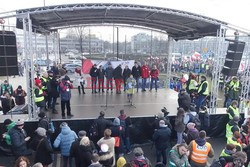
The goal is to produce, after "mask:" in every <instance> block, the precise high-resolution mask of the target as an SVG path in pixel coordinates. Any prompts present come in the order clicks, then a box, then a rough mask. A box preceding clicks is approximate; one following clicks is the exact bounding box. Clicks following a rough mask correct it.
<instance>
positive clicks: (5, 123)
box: [3, 119, 12, 126]
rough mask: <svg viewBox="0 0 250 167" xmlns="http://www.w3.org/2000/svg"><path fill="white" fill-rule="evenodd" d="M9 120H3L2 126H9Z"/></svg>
mask: <svg viewBox="0 0 250 167" xmlns="http://www.w3.org/2000/svg"><path fill="white" fill-rule="evenodd" d="M11 122H12V121H11V120H10V119H5V120H4V122H3V124H4V125H5V126H7V125H9V124H11Z"/></svg>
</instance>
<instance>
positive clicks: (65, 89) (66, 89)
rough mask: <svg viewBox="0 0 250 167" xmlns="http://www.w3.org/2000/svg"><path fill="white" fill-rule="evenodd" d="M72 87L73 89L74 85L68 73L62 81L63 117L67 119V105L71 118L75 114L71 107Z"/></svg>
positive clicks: (68, 114)
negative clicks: (72, 112)
mask: <svg viewBox="0 0 250 167" xmlns="http://www.w3.org/2000/svg"><path fill="white" fill-rule="evenodd" d="M71 89H73V85H72V84H71V82H70V78H69V77H68V76H67V75H66V76H65V77H64V78H63V79H62V82H61V83H60V95H61V110H62V118H63V119H65V105H66V108H67V116H68V117H69V118H71V117H72V116H73V115H72V114H71V108H70V99H71Z"/></svg>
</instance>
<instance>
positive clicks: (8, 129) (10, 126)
mask: <svg viewBox="0 0 250 167" xmlns="http://www.w3.org/2000/svg"><path fill="white" fill-rule="evenodd" d="M15 125H16V122H14V121H12V122H11V123H10V124H9V125H8V126H7V127H6V129H7V134H6V136H5V141H6V143H7V144H8V145H11V139H10V135H9V132H10V130H11V129H12V128H13V127H15Z"/></svg>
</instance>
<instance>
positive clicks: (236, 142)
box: [227, 131, 242, 151]
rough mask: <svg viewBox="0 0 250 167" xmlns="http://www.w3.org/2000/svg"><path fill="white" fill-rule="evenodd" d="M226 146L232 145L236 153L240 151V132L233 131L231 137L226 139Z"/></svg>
mask: <svg viewBox="0 0 250 167" xmlns="http://www.w3.org/2000/svg"><path fill="white" fill-rule="evenodd" d="M227 144H233V145H235V147H236V150H237V151H241V150H242V146H241V139H240V132H238V131H235V132H234V135H233V137H231V138H228V139H227Z"/></svg>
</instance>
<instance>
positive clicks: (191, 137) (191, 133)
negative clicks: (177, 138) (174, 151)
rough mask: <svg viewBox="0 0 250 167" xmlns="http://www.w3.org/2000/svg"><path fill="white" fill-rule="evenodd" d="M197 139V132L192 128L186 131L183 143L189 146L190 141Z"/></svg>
mask: <svg viewBox="0 0 250 167" xmlns="http://www.w3.org/2000/svg"><path fill="white" fill-rule="evenodd" d="M198 137H199V131H198V130H197V129H196V128H194V129H190V130H188V131H187V137H186V140H185V142H186V143H187V144H189V143H190V142H191V141H193V140H196V139H197V138H198Z"/></svg>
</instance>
